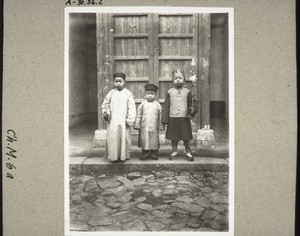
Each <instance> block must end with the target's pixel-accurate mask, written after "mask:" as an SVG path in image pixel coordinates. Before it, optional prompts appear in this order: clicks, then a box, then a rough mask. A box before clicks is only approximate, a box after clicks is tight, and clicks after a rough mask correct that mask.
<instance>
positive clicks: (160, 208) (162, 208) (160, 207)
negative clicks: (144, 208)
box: [156, 204, 168, 211]
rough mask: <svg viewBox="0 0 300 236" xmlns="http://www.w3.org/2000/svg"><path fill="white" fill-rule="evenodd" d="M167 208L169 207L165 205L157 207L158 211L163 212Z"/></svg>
mask: <svg viewBox="0 0 300 236" xmlns="http://www.w3.org/2000/svg"><path fill="white" fill-rule="evenodd" d="M167 207H168V205H167V204H163V205H160V206H158V207H156V209H158V210H161V211H164V210H166V209H167Z"/></svg>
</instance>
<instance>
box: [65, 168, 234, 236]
mask: <svg viewBox="0 0 300 236" xmlns="http://www.w3.org/2000/svg"><path fill="white" fill-rule="evenodd" d="M70 230H76V231H227V230H228V171H222V170H216V171H207V170H199V171H193V172H191V171H189V172H187V171H166V170H161V171H151V172H145V171H142V172H124V173H119V174H112V173H111V174H102V175H84V174H77V175H76V174H75V173H74V174H72V173H71V174H70Z"/></svg>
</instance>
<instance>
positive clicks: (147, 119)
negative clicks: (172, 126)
mask: <svg viewBox="0 0 300 236" xmlns="http://www.w3.org/2000/svg"><path fill="white" fill-rule="evenodd" d="M145 90H146V96H145V97H146V99H147V100H146V101H144V102H142V103H141V104H140V105H139V107H138V112H137V116H136V120H135V123H134V128H135V129H137V130H139V145H138V146H139V147H141V148H142V156H141V157H140V159H141V160H145V159H147V158H151V159H154V160H158V149H159V130H163V126H162V124H161V109H162V108H161V105H160V104H159V102H157V101H155V96H156V93H157V90H158V87H157V86H156V85H154V84H147V85H146V86H145Z"/></svg>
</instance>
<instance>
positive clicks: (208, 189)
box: [201, 187, 211, 193]
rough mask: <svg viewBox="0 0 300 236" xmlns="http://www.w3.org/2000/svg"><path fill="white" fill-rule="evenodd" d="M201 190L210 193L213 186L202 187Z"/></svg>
mask: <svg viewBox="0 0 300 236" xmlns="http://www.w3.org/2000/svg"><path fill="white" fill-rule="evenodd" d="M201 191H202V192H204V193H210V192H211V188H210V187H204V188H201Z"/></svg>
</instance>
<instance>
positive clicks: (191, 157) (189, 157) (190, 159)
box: [185, 154, 194, 161]
mask: <svg viewBox="0 0 300 236" xmlns="http://www.w3.org/2000/svg"><path fill="white" fill-rule="evenodd" d="M185 156H186V158H187V159H189V161H194V157H193V156H192V154H190V155H188V154H185Z"/></svg>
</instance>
